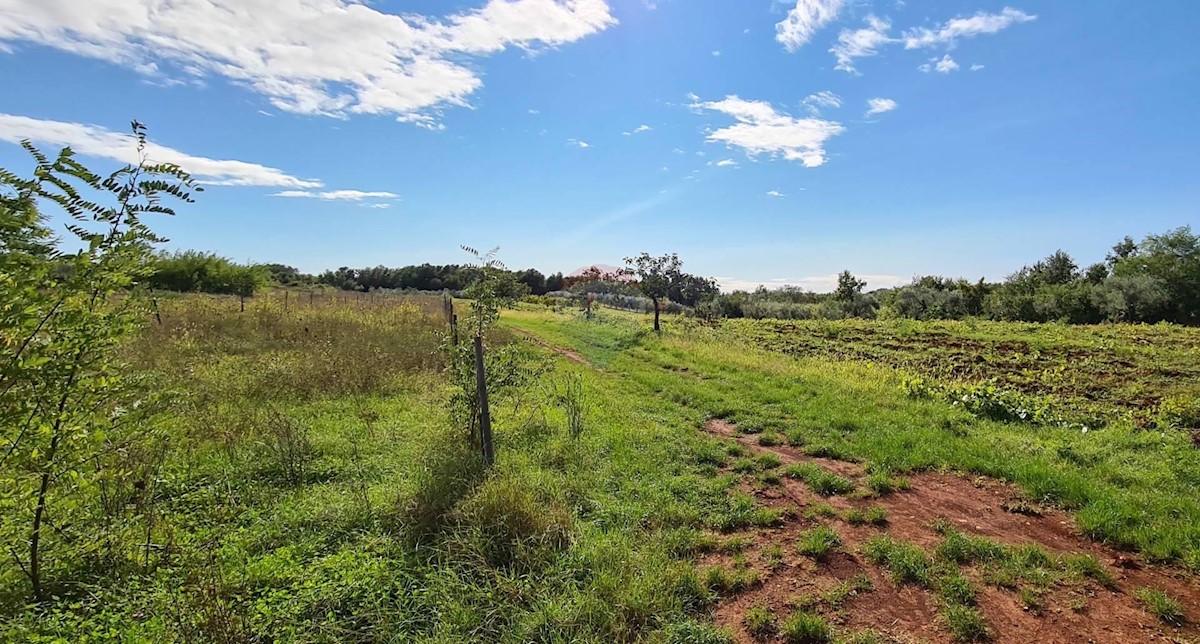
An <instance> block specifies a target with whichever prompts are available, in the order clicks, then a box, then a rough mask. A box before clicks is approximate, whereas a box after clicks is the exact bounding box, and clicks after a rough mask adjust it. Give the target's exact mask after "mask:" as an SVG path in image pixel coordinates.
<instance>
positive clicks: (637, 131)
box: [621, 123, 654, 136]
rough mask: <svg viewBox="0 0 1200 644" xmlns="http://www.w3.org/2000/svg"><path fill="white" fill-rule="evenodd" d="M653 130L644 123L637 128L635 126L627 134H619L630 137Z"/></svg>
mask: <svg viewBox="0 0 1200 644" xmlns="http://www.w3.org/2000/svg"><path fill="white" fill-rule="evenodd" d="M653 129H654V128H652V127H650V126H649V125H646V124H645V123H643V124H641V125H639V126H637V127H635V128H633V129H632V130H630V131H628V132H622V133H621V134H624V135H625V136H631V135H634V134H641V133H642V132H649V131H651V130H653Z"/></svg>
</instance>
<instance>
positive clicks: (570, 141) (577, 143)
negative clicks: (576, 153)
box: [567, 139, 592, 148]
mask: <svg viewBox="0 0 1200 644" xmlns="http://www.w3.org/2000/svg"><path fill="white" fill-rule="evenodd" d="M567 145H574V146H576V147H579V148H590V147H592V146H590V145H588V142H587V141H580V140H579V139H567Z"/></svg>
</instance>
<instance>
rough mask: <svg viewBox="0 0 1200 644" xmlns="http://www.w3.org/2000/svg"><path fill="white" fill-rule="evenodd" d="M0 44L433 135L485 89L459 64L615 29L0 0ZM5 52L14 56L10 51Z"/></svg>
mask: <svg viewBox="0 0 1200 644" xmlns="http://www.w3.org/2000/svg"><path fill="white" fill-rule="evenodd" d="M0 16H3V18H2V19H0V43H6V44H7V45H10V46H11V44H13V43H18V42H32V43H36V44H40V45H46V46H49V47H53V48H56V49H59V50H62V51H66V52H70V53H73V54H77V55H80V56H86V57H89V58H97V59H100V60H106V61H112V62H115V63H117V64H120V65H123V66H126V67H129V68H130V69H133V70H135V71H137V72H138V73H141V74H146V75H161V74H165V73H166V72H164V71H163V69H164V67H165V68H167V69H169V70H170V71H171V72H172V73H174V74H175V75H183V76H185V77H191V78H203V77H207V76H221V77H224V78H225V79H227V80H228V81H230V82H232V83H234V84H237V85H241V86H244V87H248V88H250V89H252V90H253V91H255V92H257V93H259V94H261V95H263V96H265V97H266V98H267V99H268V100H270V102H271V103H272V104H273V105H274V106H275V107H276V108H277V109H280V110H284V111H288V112H295V113H300V114H321V115H330V116H338V117H343V116H346V115H350V114H380V115H389V116H394V117H397V118H399V119H400V120H402V121H405V122H409V123H414V124H417V125H419V126H422V127H428V128H433V129H439V128H438V125H437V124H436V121H437V117H438V116H439V114H440V112H441V110H443V109H445V108H448V107H454V106H466V105H469V103H468V98H469V97H470V96H471V95H472V94H473V93H474V92H475V91H477V90H478V89H479V88H480V87H481V86H482V83H483V81H482V80H481V78H480V75H479V73H478V71H477V69H476V68H475V67H474V66H472V65H471V64H470V63H469V62H468V61H467V60H465V58H467V57H471V56H475V57H479V56H486V55H489V54H494V53H496V52H499V51H502V50H504V49H508V48H510V47H511V48H519V49H526V50H536V49H538V48H546V47H550V48H552V47H557V46H560V45H564V44H568V43H572V42H575V41H577V40H580V39H582V38H585V37H587V36H590V35H592V34H595V33H597V32H600V31H603V30H605V29H607V28H609V27H610V26H612V25H615V24H616V23H617V21H616V19H615V18H613V16H612V14H611V13H610V11H609V7H608V4H607V3H606V2H605V0H488V2H487V3H486V4H485V5H484V6H483V7H481V8H478V9H473V10H469V11H464V12H461V13H456V14H453V15H449V16H446V17H443V18H440V19H438V18H427V17H423V16H419V15H413V14H406V15H404V16H400V15H395V14H389V13H383V12H381V11H378V10H376V9H375V8H373V7H372V6H370V5H368V4H367V3H366V2H360V1H357V0H238V1H236V2H232V1H229V0H172V1H171V2H164V1H163V0H87V1H85V2H80V1H79V0H38V1H37V2H30V1H28V0H0ZM10 48H11V47H10Z"/></svg>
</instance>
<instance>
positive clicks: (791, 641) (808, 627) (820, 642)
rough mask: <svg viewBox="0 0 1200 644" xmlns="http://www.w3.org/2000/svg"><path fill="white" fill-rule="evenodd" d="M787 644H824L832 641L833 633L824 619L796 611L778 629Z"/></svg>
mask: <svg viewBox="0 0 1200 644" xmlns="http://www.w3.org/2000/svg"><path fill="white" fill-rule="evenodd" d="M779 634H780V636H782V637H783V641H784V642H787V643H788V644H825V643H826V642H832V641H833V631H832V629H830V628H829V622H827V621H825V618H824V617H821V616H820V615H814V614H812V613H805V612H802V611H798V612H795V613H792V614H791V615H790V616H789V617H788V618H787V619H785V620H784V621H783V624H782V625H781V626H780V628H779Z"/></svg>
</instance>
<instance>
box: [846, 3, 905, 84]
mask: <svg viewBox="0 0 1200 644" xmlns="http://www.w3.org/2000/svg"><path fill="white" fill-rule="evenodd" d="M866 24H867V26H865V27H862V28H859V29H854V30H850V29H843V30H842V31H841V33H839V34H838V39H837V42H836V43H835V44H834V45H833V47H831V48H830V49H829V52H830V53H832V54H833V56H834V58H836V59H837V65H836V66H835V67H834V69H840V70H841V71H844V72H849V73H851V74H857V73H858V69H857V68H856V67H855V66H854V61H855V60H856V59H858V58H866V57H869V56H875V55H876V54H878V53H879V48H880V47H882V46H884V45H888V44H891V43H894V42H897V41H896V40H895V39H893V38H892V37H891V36H889V35H888V31H889V30H890V29H891V28H892V23H891V22H889V21H888V20H887V19H886V18H880V17H878V16H875V15H874V14H872V15H869V16H867V18H866Z"/></svg>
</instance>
